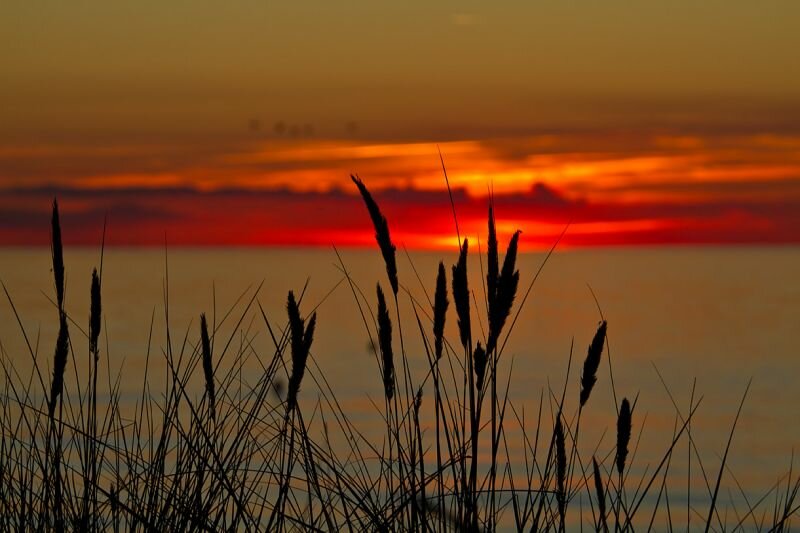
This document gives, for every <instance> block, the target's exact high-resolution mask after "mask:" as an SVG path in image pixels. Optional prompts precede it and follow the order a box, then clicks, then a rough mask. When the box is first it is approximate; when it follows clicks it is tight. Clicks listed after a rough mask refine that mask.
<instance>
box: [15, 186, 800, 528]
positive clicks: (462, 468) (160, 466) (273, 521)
mask: <svg viewBox="0 0 800 533" xmlns="http://www.w3.org/2000/svg"><path fill="white" fill-rule="evenodd" d="M353 182H354V183H355V185H356V186H357V188H358V190H359V192H360V194H361V196H362V197H363V199H364V203H365V205H366V207H367V211H368V213H369V217H370V218H371V220H372V223H373V225H374V227H375V233H376V240H377V244H378V247H379V249H380V251H381V254H382V256H383V259H384V262H385V265H386V276H387V279H386V283H379V284H378V285H377V287H376V288H374V289H371V290H370V289H369V288H368V287H364V286H361V285H359V283H358V282H357V280H355V279H352V278H351V277H350V275H349V273H348V270H347V268H346V265H345V263H344V261H343V260H341V258H340V259H339V261H340V268H341V271H342V274H343V279H344V283H346V284H347V285H348V286H349V289H350V290H351V292H352V295H353V298H354V301H355V302H356V303H357V305H358V309H359V312H360V316H358V317H356V318H357V319H358V320H360V321H362V322H363V326H364V329H365V331H366V333H367V334H368V336H369V338H370V342H371V344H372V347H373V351H374V353H375V363H376V364H375V379H376V380H380V382H381V383H382V384H383V400H384V401H383V405H381V406H376V411H378V412H380V416H381V417H382V419H383V423H384V424H385V434H384V437H383V439H382V441H380V442H375V441H374V439H373V441H370V440H369V439H367V438H366V437H365V436H364V435H363V434H362V433H361V432H360V431H359V428H358V427H357V426H356V425H355V424H354V423H353V421H352V419H351V418H350V417H348V413H347V412H345V410H344V409H343V408H342V407H341V406H340V404H339V402H338V401H337V396H336V391H334V390H332V389H331V388H330V387H329V386H328V384H327V382H326V381H325V378H324V374H322V373H321V372H317V371H314V370H315V369H317V367H316V366H315V357H317V358H322V357H324V353H325V347H324V346H316V345H315V344H314V333H315V329H316V328H317V327H324V323H320V324H318V323H317V319H316V314H315V308H312V306H311V305H309V304H306V302H304V301H303V292H302V291H301V292H298V293H293V292H289V294H288V297H287V298H286V318H285V319H284V320H283V321H281V322H280V323H275V322H273V321H270V320H269V319H268V318H267V315H266V314H265V313H264V312H263V310H262V309H261V306H260V304H259V303H258V299H257V298H256V295H257V293H256V295H253V296H252V298H251V299H250V300H249V302H247V303H246V304H245V308H246V312H247V311H255V312H256V314H257V315H258V316H259V317H260V318H261V319H262V323H261V324H260V325H259V327H260V328H263V330H264V331H266V332H267V334H268V335H269V338H270V339H271V342H272V344H273V348H274V349H273V350H272V351H271V353H261V354H258V360H259V361H260V364H261V369H262V370H261V375H260V376H258V378H257V379H256V380H255V383H254V384H251V385H250V386H249V387H248V388H247V389H246V390H245V391H244V392H242V388H241V379H242V378H241V374H240V373H237V368H240V366H239V363H240V362H241V360H242V359H243V358H245V357H247V355H246V352H247V346H241V347H237V346H236V344H237V343H235V342H232V341H233V335H231V336H230V337H225V338H223V337H222V336H221V335H220V334H219V324H216V323H213V321H212V323H209V321H208V320H207V319H206V316H205V315H204V314H201V315H200V320H199V328H197V329H196V330H193V331H191V332H187V334H186V335H185V336H184V335H181V336H179V337H178V338H176V337H174V336H172V335H171V334H170V332H169V330H167V342H166V345H165V346H163V347H162V349H161V350H160V351H161V352H162V353H163V357H161V358H156V357H155V355H154V356H153V358H152V359H153V360H152V361H151V360H150V358H151V354H150V350H149V349H148V353H147V358H148V361H147V363H146V364H147V366H148V367H149V366H150V365H155V364H161V365H165V367H166V375H167V380H166V383H165V385H164V390H152V389H151V387H150V385H149V384H148V383H147V380H145V383H143V384H142V388H141V395H140V396H139V397H138V398H135V399H127V400H123V399H122V398H121V394H120V381H121V380H122V379H124V378H123V377H122V376H121V375H118V376H116V377H115V376H112V375H111V374H110V372H108V371H107V368H108V361H107V360H105V358H104V350H103V349H102V345H103V344H104V343H103V341H102V340H101V331H102V329H103V315H102V292H103V291H102V254H101V259H100V264H99V265H98V267H99V270H95V271H94V272H92V274H91V275H92V278H91V280H92V283H91V309H90V310H88V311H89V317H90V318H89V322H88V325H86V324H85V319H84V318H83V315H81V316H80V317H73V316H69V315H68V314H67V312H66V311H65V305H64V300H65V295H66V290H65V281H64V280H65V272H64V261H63V253H62V244H61V229H60V223H59V215H58V206H57V204H56V203H54V205H53V217H52V261H53V264H52V269H53V274H54V281H55V300H54V301H53V307H54V311H55V313H54V314H55V319H57V320H58V324H59V332H58V336H57V340H56V344H55V348H54V355H53V357H52V358H49V357H48V358H46V359H45V358H43V357H39V356H38V355H37V352H38V349H34V348H33V345H32V342H33V341H32V339H30V338H29V336H28V333H27V332H26V331H25V329H24V327H23V322H22V320H20V317H19V315H17V320H18V322H19V329H20V332H21V335H24V336H25V341H26V343H27V347H28V350H29V356H30V359H31V363H32V364H31V365H30V368H31V370H30V371H29V372H23V371H21V370H20V368H21V367H20V365H19V363H18V362H19V361H20V360H21V355H20V354H13V357H12V356H11V354H6V353H5V351H4V350H3V354H2V355H3V356H2V370H3V375H2V379H3V392H2V396H0V424H1V425H2V443H1V444H0V517H1V518H0V528H1V529H2V530H3V531H5V530H17V531H29V530H31V531H40V530H81V531H86V530H110V531H120V530H130V531H136V530H146V531H184V530H192V531H199V530H204V531H220V530H245V531H266V530H270V531H281V530H309V531H311V530H323V531H364V530H369V531H373V530H375V531H405V530H414V531H417V530H419V531H425V530H435V531H444V530H463V531H484V530H496V529H503V530H528V531H538V530H559V531H562V530H565V529H570V530H575V529H578V527H583V528H586V529H588V530H592V529H594V530H598V531H600V530H602V531H611V530H614V531H618V530H634V529H640V530H647V529H651V528H655V529H658V530H662V531H663V530H672V529H673V527H674V528H675V529H684V527H685V526H686V523H687V516H688V515H689V514H693V515H695V516H694V518H693V519H692V521H691V524H692V526H693V527H695V528H700V527H702V528H704V529H705V530H706V531H708V530H709V529H713V530H718V531H719V530H737V529H742V530H754V529H759V530H765V531H782V530H786V529H788V528H789V525H790V521H791V519H792V518H796V517H797V514H798V508H799V507H798V504H797V500H796V496H797V492H798V489H800V481H798V478H797V476H794V475H793V474H792V472H791V470H789V471H788V472H787V474H786V475H785V476H784V478H783V482H782V483H781V484H779V485H775V486H773V487H771V488H769V489H765V490H764V491H763V493H762V494H763V497H761V498H759V499H758V500H752V499H747V498H746V497H744V498H743V501H744V502H745V503H744V504H742V505H741V506H740V508H738V509H736V512H735V513H720V512H719V506H718V501H719V499H720V498H721V494H720V492H721V491H720V487H721V482H722V479H723V476H725V475H726V468H727V467H726V459H727V449H728V448H726V451H725V455H724V456H723V457H721V460H720V463H719V464H716V465H714V466H713V467H711V466H708V467H704V466H703V465H702V463H700V468H701V469H702V475H703V479H704V485H703V488H702V492H703V493H702V494H701V497H700V500H701V501H703V502H705V503H704V506H703V507H702V508H693V509H691V512H690V513H687V509H686V506H687V505H689V504H687V503H686V500H683V503H682V504H680V503H676V502H672V505H670V502H669V499H668V495H667V492H668V491H667V490H666V483H667V473H668V472H669V468H670V461H671V458H672V455H673V450H674V449H675V448H676V445H677V444H678V443H679V442H682V443H684V445H685V444H686V443H688V445H689V447H690V448H691V447H692V446H693V440H692V427H691V420H692V417H693V415H694V413H695V411H696V409H697V408H698V406H699V404H700V401H699V399H694V398H693V400H692V402H691V404H690V408H689V409H688V410H684V411H681V410H680V409H678V407H677V406H676V418H675V429H674V432H673V434H672V435H671V436H670V437H669V438H667V439H666V441H665V442H664V451H663V457H662V458H661V460H660V463H658V464H655V465H651V468H650V469H649V470H645V472H644V474H643V475H642V476H637V478H636V479H634V477H633V476H631V475H629V474H630V472H631V462H632V461H633V459H635V444H634V442H633V441H632V438H631V435H632V432H634V434H635V426H636V423H637V416H636V414H637V413H636V411H637V410H636V401H635V398H630V399H629V398H628V397H626V394H625V393H624V392H623V391H617V390H614V389H613V388H614V385H613V373H611V363H610V360H609V358H608V357H607V355H606V353H607V350H606V346H607V344H606V332H607V327H608V326H607V323H606V321H605V319H601V321H600V322H599V324H598V325H597V326H596V332H595V334H594V337H593V340H592V341H591V344H590V345H589V346H588V349H587V350H586V352H585V355H584V354H583V353H581V354H580V358H581V359H582V366H581V361H575V366H576V367H578V369H579V370H578V373H579V374H580V379H579V381H578V382H576V381H574V380H570V379H569V378H568V379H567V382H566V383H564V385H563V387H559V389H558V390H556V391H548V393H547V396H549V397H547V398H545V397H543V398H542V400H541V402H540V405H539V410H538V413H537V416H536V417H534V418H530V417H528V418H526V419H524V420H523V417H524V415H523V414H522V412H521V411H520V410H519V409H516V408H515V405H514V401H513V399H512V398H509V396H508V388H509V380H510V379H511V369H510V365H509V364H508V361H507V360H506V359H504V357H503V350H504V347H505V345H506V341H507V340H508V337H509V335H510V334H511V332H512V331H513V329H514V327H515V325H516V322H517V316H518V313H519V309H520V308H521V307H522V306H523V305H524V304H525V302H526V300H527V298H528V296H529V294H530V291H531V288H532V287H533V284H534V283H535V281H536V279H537V277H538V272H536V273H532V274H533V275H532V276H531V278H530V279H531V280H532V281H530V282H529V283H528V284H527V285H523V286H520V273H519V271H518V270H517V269H516V266H515V264H516V256H517V245H518V240H519V238H520V233H519V232H516V233H514V234H513V236H512V237H511V239H510V242H509V243H508V244H507V247H506V251H505V255H504V256H503V257H502V261H501V255H500V244H499V243H498V241H497V238H496V232H495V220H494V213H493V208H492V205H491V203H490V205H489V216H488V239H487V242H486V254H485V257H483V255H482V254H474V252H473V254H474V255H478V256H479V258H480V261H479V265H480V270H481V280H482V283H481V286H479V287H470V286H469V283H468V275H467V264H468V261H467V260H468V257H469V251H470V246H471V245H472V244H473V243H470V242H468V241H467V239H466V238H463V239H462V238H461V236H460V235H459V242H460V253H459V255H458V257H457V259H456V261H455V264H454V265H452V267H451V268H447V267H446V266H445V265H444V264H443V263H440V264H439V267H438V272H429V273H428V272H426V273H417V272H416V271H414V276H416V277H417V278H419V279H418V280H419V281H420V283H422V281H421V280H422V279H423V278H425V279H427V278H428V277H430V281H431V282H434V281H435V283H430V288H431V289H432V290H431V291H430V296H429V299H427V300H426V301H423V302H421V301H417V300H415V299H414V298H413V296H412V295H411V293H410V292H409V291H408V290H406V287H405V285H404V284H403V283H402V282H401V279H400V278H399V275H398V268H397V262H396V258H395V246H394V244H393V243H392V240H391V237H390V233H389V227H388V224H387V221H386V218H385V217H384V216H383V215H382V213H381V211H380V209H379V206H378V205H377V204H376V202H375V201H374V199H373V198H372V196H371V195H370V193H369V191H368V190H367V188H366V187H365V186H364V184H363V183H362V182H361V181H360V180H359V179H358V178H356V177H353ZM454 215H455V206H454ZM456 228H458V225H457V220H456ZM551 253H552V250H551ZM337 255H338V253H337ZM548 257H549V254H548ZM484 261H485V263H484ZM545 262H546V259H545ZM473 263H474V261H473V262H470V265H471V266H473ZM542 266H544V264H543V265H542ZM484 268H485V272H484ZM540 271H541V270H540ZM87 274H88V273H87ZM167 280H168V278H167ZM167 283H168V281H167ZM424 285H427V284H424ZM3 289H4V291H5V295H6V297H7V298H8V302H9V303H10V305H11V308H12V309H13V312H14V314H15V315H16V314H17V312H18V310H17V309H16V308H15V307H14V302H13V298H12V297H11V295H10V293H9V290H8V289H7V288H6V287H5V286H3ZM166 294H168V292H167V290H166V289H165V312H166V314H167V316H168V314H169V305H168V299H167V297H166ZM401 298H408V300H409V302H410V306H409V307H410V308H411V309H413V314H410V315H407V314H403V315H401V313H400V311H399V306H398V303H399V299H401ZM132 305H135V302H134V303H132ZM20 312H21V311H20ZM484 313H485V314H484ZM242 316H244V315H242ZM479 317H482V318H479ZM226 318H227V319H228V320H230V321H233V322H235V321H236V320H237V317H236V316H232V317H226ZM601 318H602V317H601ZM448 321H455V322H456V323H457V331H458V337H457V338H447V336H446V335H445V324H446V323H447V322H448ZM241 322H242V319H241V318H239V323H237V325H236V328H234V329H238V328H239V326H240V325H241ZM168 323H169V322H168V321H167V324H168ZM484 325H485V327H484ZM589 327H593V326H592V325H589ZM412 335H413V336H419V338H420V339H421V340H422V345H423V346H424V352H423V353H414V354H411V353H408V351H407V350H406V348H405V342H404V336H405V338H409V337H410V336H412ZM106 342H107V341H106ZM148 345H149V343H148ZM87 353H88V357H89V361H90V364H89V366H88V375H86V373H84V374H83V375H78V372H77V370H75V369H76V368H77V367H75V365H74V364H73V363H72V362H71V361H74V360H75V358H77V357H86V355H85V354H87ZM315 354H318V355H317V356H315ZM411 357H425V358H427V364H426V365H425V367H426V368H427V370H426V371H425V372H424V373H423V374H422V375H416V374H419V373H416V374H415V373H413V372H412V371H411V365H409V358H411ZM578 357H579V356H577V355H576V359H577V358H578ZM15 361H16V362H17V363H15ZM223 361H224V363H223ZM568 363H569V364H572V355H570V358H569V361H568ZM104 367H106V368H104ZM606 368H607V371H608V372H606ZM307 369H309V370H308V371H307ZM601 369H602V370H601ZM567 374H568V375H570V374H569V372H568V373H567ZM195 375H200V376H202V380H203V382H204V389H203V391H202V393H199V392H198V390H197V389H196V388H193V387H191V386H190V379H192V377H193V376H195ZM609 378H610V379H609ZM596 386H606V387H611V388H612V391H613V396H614V398H615V399H618V401H615V403H616V405H617V412H616V413H615V414H616V417H617V425H616V427H615V428H610V430H611V431H612V432H616V439H613V440H614V443H613V445H612V446H610V447H608V446H607V447H605V448H598V449H597V450H596V452H595V453H594V455H593V456H582V455H581V454H580V453H579V451H578V446H577V443H578V442H579V439H580V427H581V418H582V417H583V416H589V414H588V406H590V404H591V403H592V391H593V389H594V388H595V387H596ZM745 395H746V393H745ZM124 401H127V402H129V403H130V404H133V406H132V408H130V409H125V408H124V407H123V405H122V404H123V402H124ZM742 402H744V397H743V398H742ZM548 406H549V407H548ZM734 408H735V406H734ZM739 409H741V406H739ZM584 411H587V414H585V413H584ZM736 418H737V419H738V414H737V417H736ZM510 421H513V423H514V424H516V425H518V426H520V427H521V428H522V432H523V435H524V439H523V440H524V443H523V445H522V447H521V451H517V452H515V453H517V454H519V455H521V456H522V457H516V458H514V461H512V457H511V452H510V450H509V442H508V439H507V433H506V432H505V431H504V427H506V425H507V424H509V423H510ZM735 425H736V424H735V422H734V423H733V427H732V428H731V434H730V436H731V438H732V437H733V433H734V429H735ZM334 435H335V436H337V437H336V438H334ZM334 440H336V441H337V442H339V444H336V445H334V444H332V441H334ZM728 446H730V440H728ZM517 449H518V450H520V447H519V446H518V447H517ZM697 458H698V460H699V454H698V456H697ZM512 462H514V464H516V465H522V466H521V467H519V466H518V467H516V469H515V470H512V468H511V466H510V465H511V464H512ZM578 502H580V504H578ZM681 505H683V507H681Z"/></svg>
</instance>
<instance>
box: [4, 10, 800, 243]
mask: <svg viewBox="0 0 800 533" xmlns="http://www.w3.org/2000/svg"><path fill="white" fill-rule="evenodd" d="M797 20H800V3H798V2H795V1H793V0H776V1H774V2H769V3H767V4H765V3H763V2H762V3H756V2H749V1H747V0H725V1H723V0H709V1H707V2H696V1H694V0H670V1H668V2H667V1H664V2H638V3H633V2H616V1H609V2H521V1H514V0H511V1H508V2H494V3H488V2H478V1H477V0H459V1H455V0H453V1H450V0H445V1H442V2H437V3H435V4H430V3H427V2H416V1H409V2H403V3H397V4H387V3H375V2H372V1H367V0H354V1H353V2H348V3H347V5H334V4H331V3H329V2H323V1H321V0H309V1H308V2H284V3H273V2H251V1H249V0H231V2H226V3H225V5H224V6H223V5H222V4H219V3H217V2H212V1H210V0H197V1H196V2H192V3H182V2H156V1H154V0H142V1H139V2H114V3H108V2H102V1H100V0H86V1H85V2H81V3H79V4H74V3H64V2H62V3H53V2H51V3H45V4H39V3H31V2H21V1H16V0H11V1H10V2H9V3H8V5H4V16H3V17H2V18H0V65H2V66H3V68H2V69H0V245H36V244H46V243H47V240H48V231H47V220H48V215H47V212H48V210H49V205H50V203H51V201H52V198H53V197H54V196H58V197H59V199H60V201H61V204H62V210H63V215H64V227H65V239H66V240H67V242H73V243H83V244H96V243H97V242H98V241H99V234H100V228H101V226H102V220H103V218H104V216H105V214H106V213H107V214H108V217H109V234H108V242H109V243H110V244H119V245H125V244H142V245H155V244H160V243H162V242H163V239H164V235H165V234H166V235H167V238H168V240H169V241H170V242H172V243H174V244H192V245H222V244H236V245H285V244H303V245H326V246H327V245H329V244H333V243H336V244H340V245H348V244H349V245H362V244H368V243H370V242H371V228H370V227H369V221H368V218H367V216H366V212H365V211H364V209H363V206H360V205H358V204H359V202H358V198H357V197H356V196H355V194H354V193H355V191H354V188H353V186H352V184H351V182H350V180H349V175H350V173H358V174H359V175H360V176H361V177H362V178H363V180H364V181H365V183H366V184H367V185H368V186H369V187H370V189H372V190H373V191H374V192H375V195H376V197H377V198H378V200H379V201H380V203H381V205H382V206H383V207H384V210H385V211H386V214H387V216H388V217H389V221H390V224H391V227H392V230H393V232H394V234H395V236H396V240H397V241H398V243H405V244H406V245H407V246H409V247H426V248H429V247H446V246H452V245H453V243H454V242H455V238H454V226H453V221H452V213H451V210H450V205H449V200H448V198H447V194H446V192H445V188H444V179H443V176H442V172H441V167H440V162H439V157H438V152H437V146H438V147H439V148H441V151H442V153H443V154H444V158H445V161H446V164H447V168H448V173H449V176H450V180H451V185H452V187H453V190H454V194H455V199H456V208H457V210H458V216H459V222H460V224H461V227H462V228H463V229H464V231H465V232H466V233H468V234H470V235H472V236H475V237H477V236H479V235H481V234H482V232H484V228H485V220H484V219H485V211H486V203H487V194H488V192H489V191H490V190H491V191H493V192H494V195H495V196H496V203H497V214H498V220H499V222H500V226H499V227H500V230H501V233H503V232H505V233H506V234H508V233H510V232H512V231H513V230H514V229H516V228H519V229H521V230H523V232H524V234H523V235H524V236H523V239H522V242H521V245H522V247H523V248H526V247H528V248H534V247H542V246H546V245H549V244H550V243H551V242H552V241H553V240H554V239H555V237H556V236H557V235H558V234H560V232H561V230H562V229H563V227H564V225H565V224H566V223H567V222H568V221H572V227H571V229H570V231H569V232H568V234H567V237H566V241H565V243H566V244H567V245H574V246H579V245H580V246H593V245H597V246H599V245H619V244H623V245H632V244H665V243H676V244H688V243H712V244H733V243H796V242H798V241H800V223H799V221H800V215H797V214H796V213H798V212H800V209H798V208H799V207H800V96H798V95H800V54H797V50H798V49H800V32H798V31H797V28H796V26H797V25H796V21H797Z"/></svg>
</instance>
